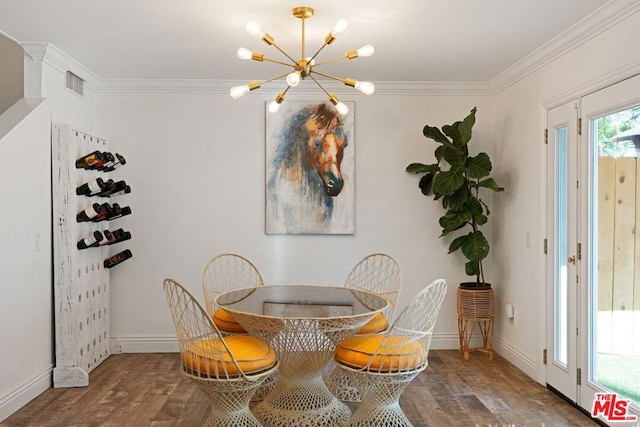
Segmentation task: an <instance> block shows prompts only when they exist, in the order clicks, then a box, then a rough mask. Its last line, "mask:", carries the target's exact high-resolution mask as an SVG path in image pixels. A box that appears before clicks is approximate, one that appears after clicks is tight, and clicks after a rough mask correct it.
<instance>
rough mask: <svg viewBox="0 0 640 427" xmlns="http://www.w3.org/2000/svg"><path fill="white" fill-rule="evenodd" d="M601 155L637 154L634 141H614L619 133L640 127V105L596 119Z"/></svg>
mask: <svg viewBox="0 0 640 427" xmlns="http://www.w3.org/2000/svg"><path fill="white" fill-rule="evenodd" d="M596 126H597V135H598V144H599V149H600V153H599V154H600V156H607V157H621V156H635V152H636V149H635V145H634V144H633V141H630V140H625V141H612V140H611V139H612V138H613V137H614V136H616V135H617V134H619V133H621V132H624V131H626V130H629V129H633V128H635V127H640V105H639V106H636V107H633V108H629V109H627V110H624V111H620V112H617V113H614V114H608V115H606V116H603V117H600V118H599V119H597V120H596Z"/></svg>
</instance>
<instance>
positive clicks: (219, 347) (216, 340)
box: [163, 279, 278, 427]
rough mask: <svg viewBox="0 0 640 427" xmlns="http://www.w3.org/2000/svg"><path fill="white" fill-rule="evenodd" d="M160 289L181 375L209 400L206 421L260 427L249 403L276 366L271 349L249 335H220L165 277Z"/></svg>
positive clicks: (179, 287) (185, 294) (190, 299)
mask: <svg viewBox="0 0 640 427" xmlns="http://www.w3.org/2000/svg"><path fill="white" fill-rule="evenodd" d="M163 287H164V292H165V295H166V297H167V302H168V304H169V309H170V311H171V315H172V317H173V322H174V325H175V328H176V333H177V336H178V344H179V346H180V359H181V361H182V363H181V370H182V373H183V374H184V375H185V376H187V377H188V378H190V379H191V380H192V381H193V382H194V383H195V384H196V385H197V386H198V387H199V388H200V389H201V390H202V391H203V392H204V393H205V394H206V395H207V397H208V398H209V402H210V403H211V415H210V416H209V418H208V419H207V420H206V422H205V424H204V425H206V426H216V427H218V426H219V427H223V426H225V427H226V426H240V427H249V426H251V427H259V426H260V425H261V424H260V423H259V422H258V420H256V418H255V417H254V416H253V414H252V413H251V411H250V410H249V401H250V399H251V396H252V395H253V393H254V392H255V391H256V389H257V388H258V387H259V386H260V384H262V383H263V382H264V380H266V379H267V378H268V377H269V376H270V375H271V374H272V373H273V372H274V370H275V369H276V368H277V365H278V362H277V360H276V356H275V352H274V351H273V348H271V346H270V345H269V343H268V342H266V341H264V340H261V339H259V338H255V337H250V336H248V335H235V336H223V335H222V334H221V333H220V331H219V330H218V328H216V326H215V325H214V323H213V322H212V320H211V317H209V315H208V314H207V312H206V311H205V310H204V308H203V307H202V306H201V305H200V303H198V301H197V300H196V299H195V298H194V297H193V295H192V294H191V293H190V292H189V291H188V290H187V289H186V288H185V287H184V286H183V285H182V284H180V283H179V282H177V281H176V280H173V279H165V280H164V284H163Z"/></svg>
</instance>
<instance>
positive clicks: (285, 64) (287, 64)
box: [262, 56, 296, 68]
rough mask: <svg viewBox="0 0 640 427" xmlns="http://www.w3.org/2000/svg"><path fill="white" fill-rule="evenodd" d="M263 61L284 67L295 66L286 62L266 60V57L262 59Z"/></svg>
mask: <svg viewBox="0 0 640 427" xmlns="http://www.w3.org/2000/svg"><path fill="white" fill-rule="evenodd" d="M262 60H263V61H267V62H273V63H274V64H280V65H284V66H285V67H293V68H295V67H296V64H289V63H288V62H283V61H278V60H277V59H271V58H267V57H266V56H265V57H264V58H262Z"/></svg>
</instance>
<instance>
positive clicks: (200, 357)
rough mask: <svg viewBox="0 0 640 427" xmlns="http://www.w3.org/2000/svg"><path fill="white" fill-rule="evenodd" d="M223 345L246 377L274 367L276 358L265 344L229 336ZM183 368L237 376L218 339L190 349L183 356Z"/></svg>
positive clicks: (200, 342)
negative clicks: (227, 348) (225, 345)
mask: <svg viewBox="0 0 640 427" xmlns="http://www.w3.org/2000/svg"><path fill="white" fill-rule="evenodd" d="M223 339H224V342H225V343H226V344H227V346H228V347H229V351H230V352H231V354H233V357H234V358H235V359H236V362H237V363H238V366H239V367H240V369H241V370H242V372H244V373H245V374H250V373H253V372H259V371H264V370H265V369H269V368H270V367H272V366H273V365H274V364H275V363H276V354H275V353H274V351H273V348H271V346H270V345H269V343H268V342H266V341H264V340H261V339H260V338H256V337H251V336H249V335H231V336H228V337H224V338H223ZM182 361H183V363H184V364H185V367H186V368H187V369H188V370H189V371H191V372H195V373H199V374H206V373H209V376H212V377H214V376H216V372H219V373H220V375H221V376H224V375H225V373H228V374H230V375H239V374H240V371H238V368H236V365H235V364H234V363H233V362H232V361H231V357H230V356H229V353H228V352H227V351H226V350H225V348H224V345H223V344H222V341H221V340H220V339H217V338H215V339H208V340H203V341H199V342H197V343H195V344H192V345H190V346H189V347H187V349H186V350H185V351H184V352H183V353H182Z"/></svg>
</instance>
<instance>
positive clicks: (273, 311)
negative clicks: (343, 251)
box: [216, 285, 389, 427]
mask: <svg viewBox="0 0 640 427" xmlns="http://www.w3.org/2000/svg"><path fill="white" fill-rule="evenodd" d="M216 304H217V305H218V306H219V307H220V308H223V309H224V310H227V311H228V312H229V313H230V314H231V315H232V316H233V317H234V318H235V320H236V321H237V322H238V323H240V325H242V326H243V327H244V328H245V329H246V330H247V332H248V333H249V334H251V335H253V336H256V337H260V338H262V339H265V340H267V341H268V342H269V343H270V344H271V346H272V347H273V349H274V350H275V352H276V355H277V357H278V361H279V363H280V366H279V368H278V375H279V378H278V382H277V384H276V386H275V387H274V389H273V390H272V391H271V392H270V393H269V394H268V395H267V396H266V397H265V398H264V400H263V401H262V402H260V403H258V404H257V405H256V406H254V407H253V408H252V412H253V413H254V415H255V417H256V418H257V419H258V420H259V421H260V422H261V423H262V424H263V425H264V426H267V427H269V426H300V427H305V426H314V427H315V426H327V427H328V426H337V425H341V424H342V423H343V422H345V421H346V420H347V419H348V418H349V416H350V415H351V410H350V409H349V408H348V407H347V406H346V405H345V404H344V403H342V402H340V401H339V400H338V399H337V398H336V397H335V396H333V394H331V392H330V391H329V389H328V388H327V386H326V385H325V383H324V380H323V378H322V374H323V370H324V368H325V366H326V365H327V363H328V362H329V361H330V360H332V359H333V356H334V354H335V350H336V346H337V345H338V344H339V343H340V342H341V341H342V340H344V339H346V338H348V337H350V336H352V335H354V334H355V333H356V331H357V330H358V329H359V328H361V327H362V326H363V325H364V324H365V323H367V322H368V321H369V320H371V319H372V318H373V317H374V316H375V315H376V314H378V313H380V312H382V311H383V310H384V309H385V308H386V307H387V305H388V304H389V301H388V300H387V299H386V298H384V297H382V296H380V295H377V294H375V293H372V292H369V291H364V290H356V289H348V288H345V287H342V286H341V287H331V286H313V285H278V286H259V287H255V288H246V289H240V290H233V291H229V292H225V293H222V294H220V295H218V297H217V298H216Z"/></svg>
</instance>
